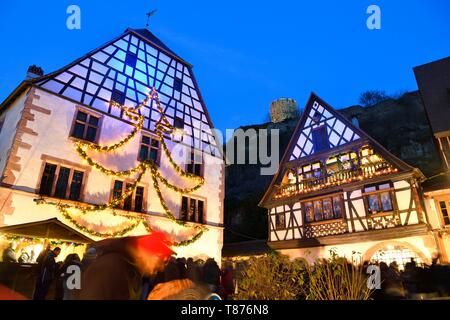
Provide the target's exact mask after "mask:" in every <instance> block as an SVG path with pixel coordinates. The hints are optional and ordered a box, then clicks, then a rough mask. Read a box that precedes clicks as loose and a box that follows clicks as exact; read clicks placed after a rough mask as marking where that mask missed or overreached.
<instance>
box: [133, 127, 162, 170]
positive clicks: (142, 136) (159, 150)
mask: <svg viewBox="0 0 450 320" xmlns="http://www.w3.org/2000/svg"><path fill="white" fill-rule="evenodd" d="M144 137H147V138H149V139H150V143H149V144H146V143H144V142H143V140H144ZM153 141H158V148H157V155H156V161H155V164H156V165H158V166H159V165H160V163H161V140H160V139H159V138H156V137H154V136H152V135H150V134H145V133H143V134H141V140H140V142H139V150H138V154H137V160H138V161H139V162H144V161H145V160H148V159H150V152H151V150H152V149H154V150H155V149H156V148H155V147H153V146H152V142H153ZM142 146H146V147H148V151H147V159H142V158H141V148H142Z"/></svg>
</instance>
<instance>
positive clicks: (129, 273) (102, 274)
mask: <svg viewBox="0 0 450 320" xmlns="http://www.w3.org/2000/svg"><path fill="white" fill-rule="evenodd" d="M95 248H96V251H97V258H96V259H95V260H94V261H92V262H91V264H90V265H89V266H88V267H87V269H86V270H84V271H83V272H82V277H81V290H79V292H78V299H80V300H140V299H141V298H142V280H143V277H145V276H147V277H152V276H155V275H156V274H157V273H158V271H162V270H163V269H164V266H165V264H166V263H167V260H168V258H169V257H170V256H171V255H172V254H174V252H173V251H172V250H171V249H170V248H169V242H168V241H167V239H166V237H165V235H164V234H162V233H160V232H153V233H152V234H150V235H147V236H140V237H128V238H122V239H107V240H103V241H100V242H98V243H97V244H96V245H95Z"/></svg>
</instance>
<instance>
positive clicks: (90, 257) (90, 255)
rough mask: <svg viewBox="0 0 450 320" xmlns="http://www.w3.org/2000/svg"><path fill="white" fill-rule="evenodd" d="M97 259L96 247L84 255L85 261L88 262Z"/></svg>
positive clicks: (89, 249)
mask: <svg viewBox="0 0 450 320" xmlns="http://www.w3.org/2000/svg"><path fill="white" fill-rule="evenodd" d="M95 258H97V250H96V249H95V248H94V247H90V248H88V249H87V250H86V252H85V253H84V255H83V259H86V260H94V259H95Z"/></svg>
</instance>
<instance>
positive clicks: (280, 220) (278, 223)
mask: <svg viewBox="0 0 450 320" xmlns="http://www.w3.org/2000/svg"><path fill="white" fill-rule="evenodd" d="M275 228H276V229H277V230H282V229H285V228H286V215H285V213H284V212H277V213H275Z"/></svg>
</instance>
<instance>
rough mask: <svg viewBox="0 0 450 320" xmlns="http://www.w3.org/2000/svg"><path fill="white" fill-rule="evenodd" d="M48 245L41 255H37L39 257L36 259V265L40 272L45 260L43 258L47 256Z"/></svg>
mask: <svg viewBox="0 0 450 320" xmlns="http://www.w3.org/2000/svg"><path fill="white" fill-rule="evenodd" d="M50 251H51V250H50V244H47V246H46V247H45V249H44V250H42V251H41V253H39V255H38V256H37V258H36V263H37V264H38V269H39V270H40V269H41V268H42V263H43V262H44V260H45V257H46V256H47V254H48V253H49V252H50Z"/></svg>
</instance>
